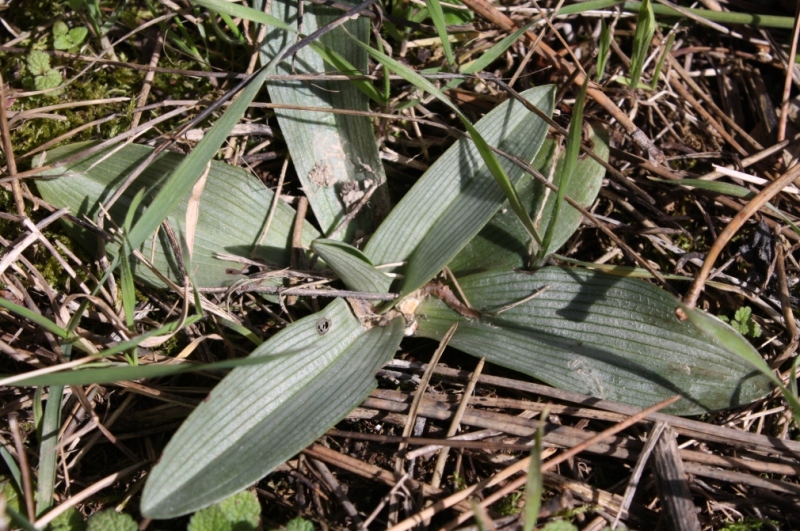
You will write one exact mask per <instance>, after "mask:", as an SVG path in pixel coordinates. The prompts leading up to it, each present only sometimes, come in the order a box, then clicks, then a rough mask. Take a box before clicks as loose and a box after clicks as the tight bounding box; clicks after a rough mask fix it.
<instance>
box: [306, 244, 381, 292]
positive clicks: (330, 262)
mask: <svg viewBox="0 0 800 531" xmlns="http://www.w3.org/2000/svg"><path fill="white" fill-rule="evenodd" d="M311 249H312V250H313V251H314V252H315V253H317V254H318V255H319V256H320V257H321V258H322V259H323V260H325V263H326V264H327V266H328V267H330V268H331V269H333V271H334V273H336V275H337V276H338V277H339V278H340V279H342V282H344V284H345V286H347V288H348V289H351V290H355V291H363V292H367V293H386V292H388V291H389V286H390V285H391V284H392V279H391V277H389V276H387V275H386V274H385V273H381V272H380V271H378V270H377V269H375V266H373V265H372V262H370V261H369V258H367V257H366V256H364V253H362V252H361V251H359V250H358V249H356V248H355V247H353V246H352V245H348V244H346V243H342V242H339V241H336V240H324V239H320V240H315V241H314V242H313V243H312V244H311Z"/></svg>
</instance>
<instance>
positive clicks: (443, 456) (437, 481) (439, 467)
mask: <svg viewBox="0 0 800 531" xmlns="http://www.w3.org/2000/svg"><path fill="white" fill-rule="evenodd" d="M484 363H486V357H485V356H484V357H482V358H481V359H479V360H478V365H477V366H476V367H475V370H474V371H472V376H470V378H469V382H468V383H467V386H466V387H465V388H464V396H463V397H462V398H461V402H460V403H459V404H458V409H457V410H456V414H455V415H453V419H452V420H451V421H450V428H449V429H448V430H447V437H448V438H449V437H452V436H453V435H455V434H456V432H457V431H458V430H459V428H460V426H461V418H462V417H463V416H464V412H465V411H466V410H467V405H468V404H469V399H470V397H471V396H472V392H473V391H474V390H475V386H476V385H477V383H478V378H479V377H480V375H481V372H482V371H483V364H484ZM449 453H450V447H448V446H443V447H442V450H441V452H440V453H439V457H438V458H437V460H436V467H435V468H434V469H433V477H432V478H431V485H432V486H434V487H437V488H438V487H439V486H440V485H441V484H442V477H443V476H444V466H445V463H446V462H447V454H449Z"/></svg>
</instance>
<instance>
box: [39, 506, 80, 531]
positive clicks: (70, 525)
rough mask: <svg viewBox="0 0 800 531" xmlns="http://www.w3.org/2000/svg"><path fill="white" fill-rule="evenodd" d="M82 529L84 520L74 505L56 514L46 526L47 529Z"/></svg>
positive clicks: (72, 530) (65, 530) (58, 530)
mask: <svg viewBox="0 0 800 531" xmlns="http://www.w3.org/2000/svg"><path fill="white" fill-rule="evenodd" d="M84 529H86V522H84V521H83V515H82V514H81V513H80V511H78V509H76V508H75V507H70V508H69V509H67V510H66V511H64V512H63V513H61V514H59V515H58V516H56V517H55V519H54V520H53V521H52V522H50V525H49V526H47V531H83V530H84Z"/></svg>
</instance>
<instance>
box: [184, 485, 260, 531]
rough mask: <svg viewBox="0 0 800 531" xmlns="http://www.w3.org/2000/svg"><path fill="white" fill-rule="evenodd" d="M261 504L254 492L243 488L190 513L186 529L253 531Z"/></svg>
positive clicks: (190, 530)
mask: <svg viewBox="0 0 800 531" xmlns="http://www.w3.org/2000/svg"><path fill="white" fill-rule="evenodd" d="M260 516H261V506H260V505H259V503H258V498H256V495H255V493H253V492H252V491H250V490H245V491H242V492H239V493H237V494H234V495H233V496H231V497H229V498H225V499H224V500H222V501H221V502H219V503H217V504H214V505H212V506H211V507H206V508H205V509H202V510H200V511H197V512H196V513H195V514H194V515H192V519H191V520H190V521H189V525H188V527H187V528H186V531H223V530H227V529H230V530H231V531H255V529H256V528H257V527H258V520H259V518H260Z"/></svg>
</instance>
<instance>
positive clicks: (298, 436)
mask: <svg viewBox="0 0 800 531" xmlns="http://www.w3.org/2000/svg"><path fill="white" fill-rule="evenodd" d="M403 329H404V322H403V320H402V319H400V318H398V319H395V320H393V321H392V322H391V323H390V324H389V325H388V326H386V327H379V328H372V329H370V330H365V329H364V328H363V327H362V325H361V323H360V322H359V320H358V319H357V318H356V317H355V316H354V315H353V314H352V312H351V311H350V308H349V307H348V306H347V303H346V302H345V301H343V300H341V299H337V300H336V301H334V302H333V303H331V304H330V305H329V306H328V307H327V308H325V309H324V310H322V311H320V312H318V313H316V314H313V315H310V316H308V317H305V318H303V319H301V320H299V321H296V322H295V323H293V324H292V325H291V326H289V327H287V328H286V329H284V330H283V331H281V332H280V333H278V334H276V335H275V336H273V337H272V338H271V339H270V340H269V341H266V342H265V343H263V344H262V345H261V346H260V347H259V348H257V349H256V350H255V351H253V353H252V354H251V358H253V357H255V358H256V359H263V358H264V357H266V359H267V360H268V361H267V363H264V364H262V365H258V366H255V367H247V368H239V369H235V370H234V371H232V372H231V373H230V374H229V375H228V376H226V377H225V379H223V380H222V382H220V384H219V385H217V387H215V388H214V390H213V391H212V392H211V395H210V396H209V397H208V398H207V399H206V400H205V401H203V402H202V403H201V404H200V405H199V406H198V407H197V409H196V410H195V411H194V412H193V413H192V414H191V415H190V416H189V418H188V419H187V420H186V422H184V424H183V425H182V426H181V427H180V429H179V430H178V432H177V433H176V434H175V435H174V436H173V438H172V440H171V441H170V443H169V444H168V445H167V448H166V449H165V450H164V453H163V455H162V457H161V460H160V462H159V463H158V464H157V465H156V466H155V467H154V468H153V470H152V472H151V474H150V476H149V477H148V480H147V484H146V485H145V488H144V493H143V495H142V502H141V510H142V513H143V514H145V515H147V516H148V517H151V518H173V517H176V516H179V515H182V514H187V513H190V512H192V511H195V510H197V509H200V508H202V507H205V506H208V505H209V504H212V503H215V502H217V501H219V500H220V499H223V498H225V497H226V496H228V495H230V494H232V493H234V492H236V491H238V490H241V489H242V488H244V487H247V486H249V485H251V484H252V483H254V482H256V481H258V480H259V479H261V478H262V477H263V476H265V475H266V474H267V473H269V472H270V471H271V470H273V469H274V468H275V467H276V466H278V465H280V464H281V463H283V462H284V461H285V460H286V459H288V458H289V457H291V456H292V455H294V454H296V453H297V452H298V451H300V450H302V449H303V448H305V447H306V446H307V445H308V444H310V443H311V442H313V441H314V440H315V439H316V438H317V437H319V436H320V435H321V434H322V433H324V432H325V430H327V429H328V428H329V427H330V426H332V425H333V424H335V423H336V422H338V421H339V419H341V418H343V417H344V416H345V415H346V414H347V413H348V412H350V411H351V410H352V409H353V408H354V407H355V406H357V405H358V404H359V403H360V402H361V400H363V398H364V397H365V396H366V395H367V394H368V393H369V392H370V390H371V389H372V388H373V387H374V386H375V380H374V378H373V375H374V373H375V371H376V370H378V369H379V368H380V367H381V366H382V365H383V363H385V362H386V361H387V360H388V359H390V358H391V357H392V356H393V355H394V352H395V350H396V349H397V346H398V345H399V344H400V340H401V339H402V337H403Z"/></svg>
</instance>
